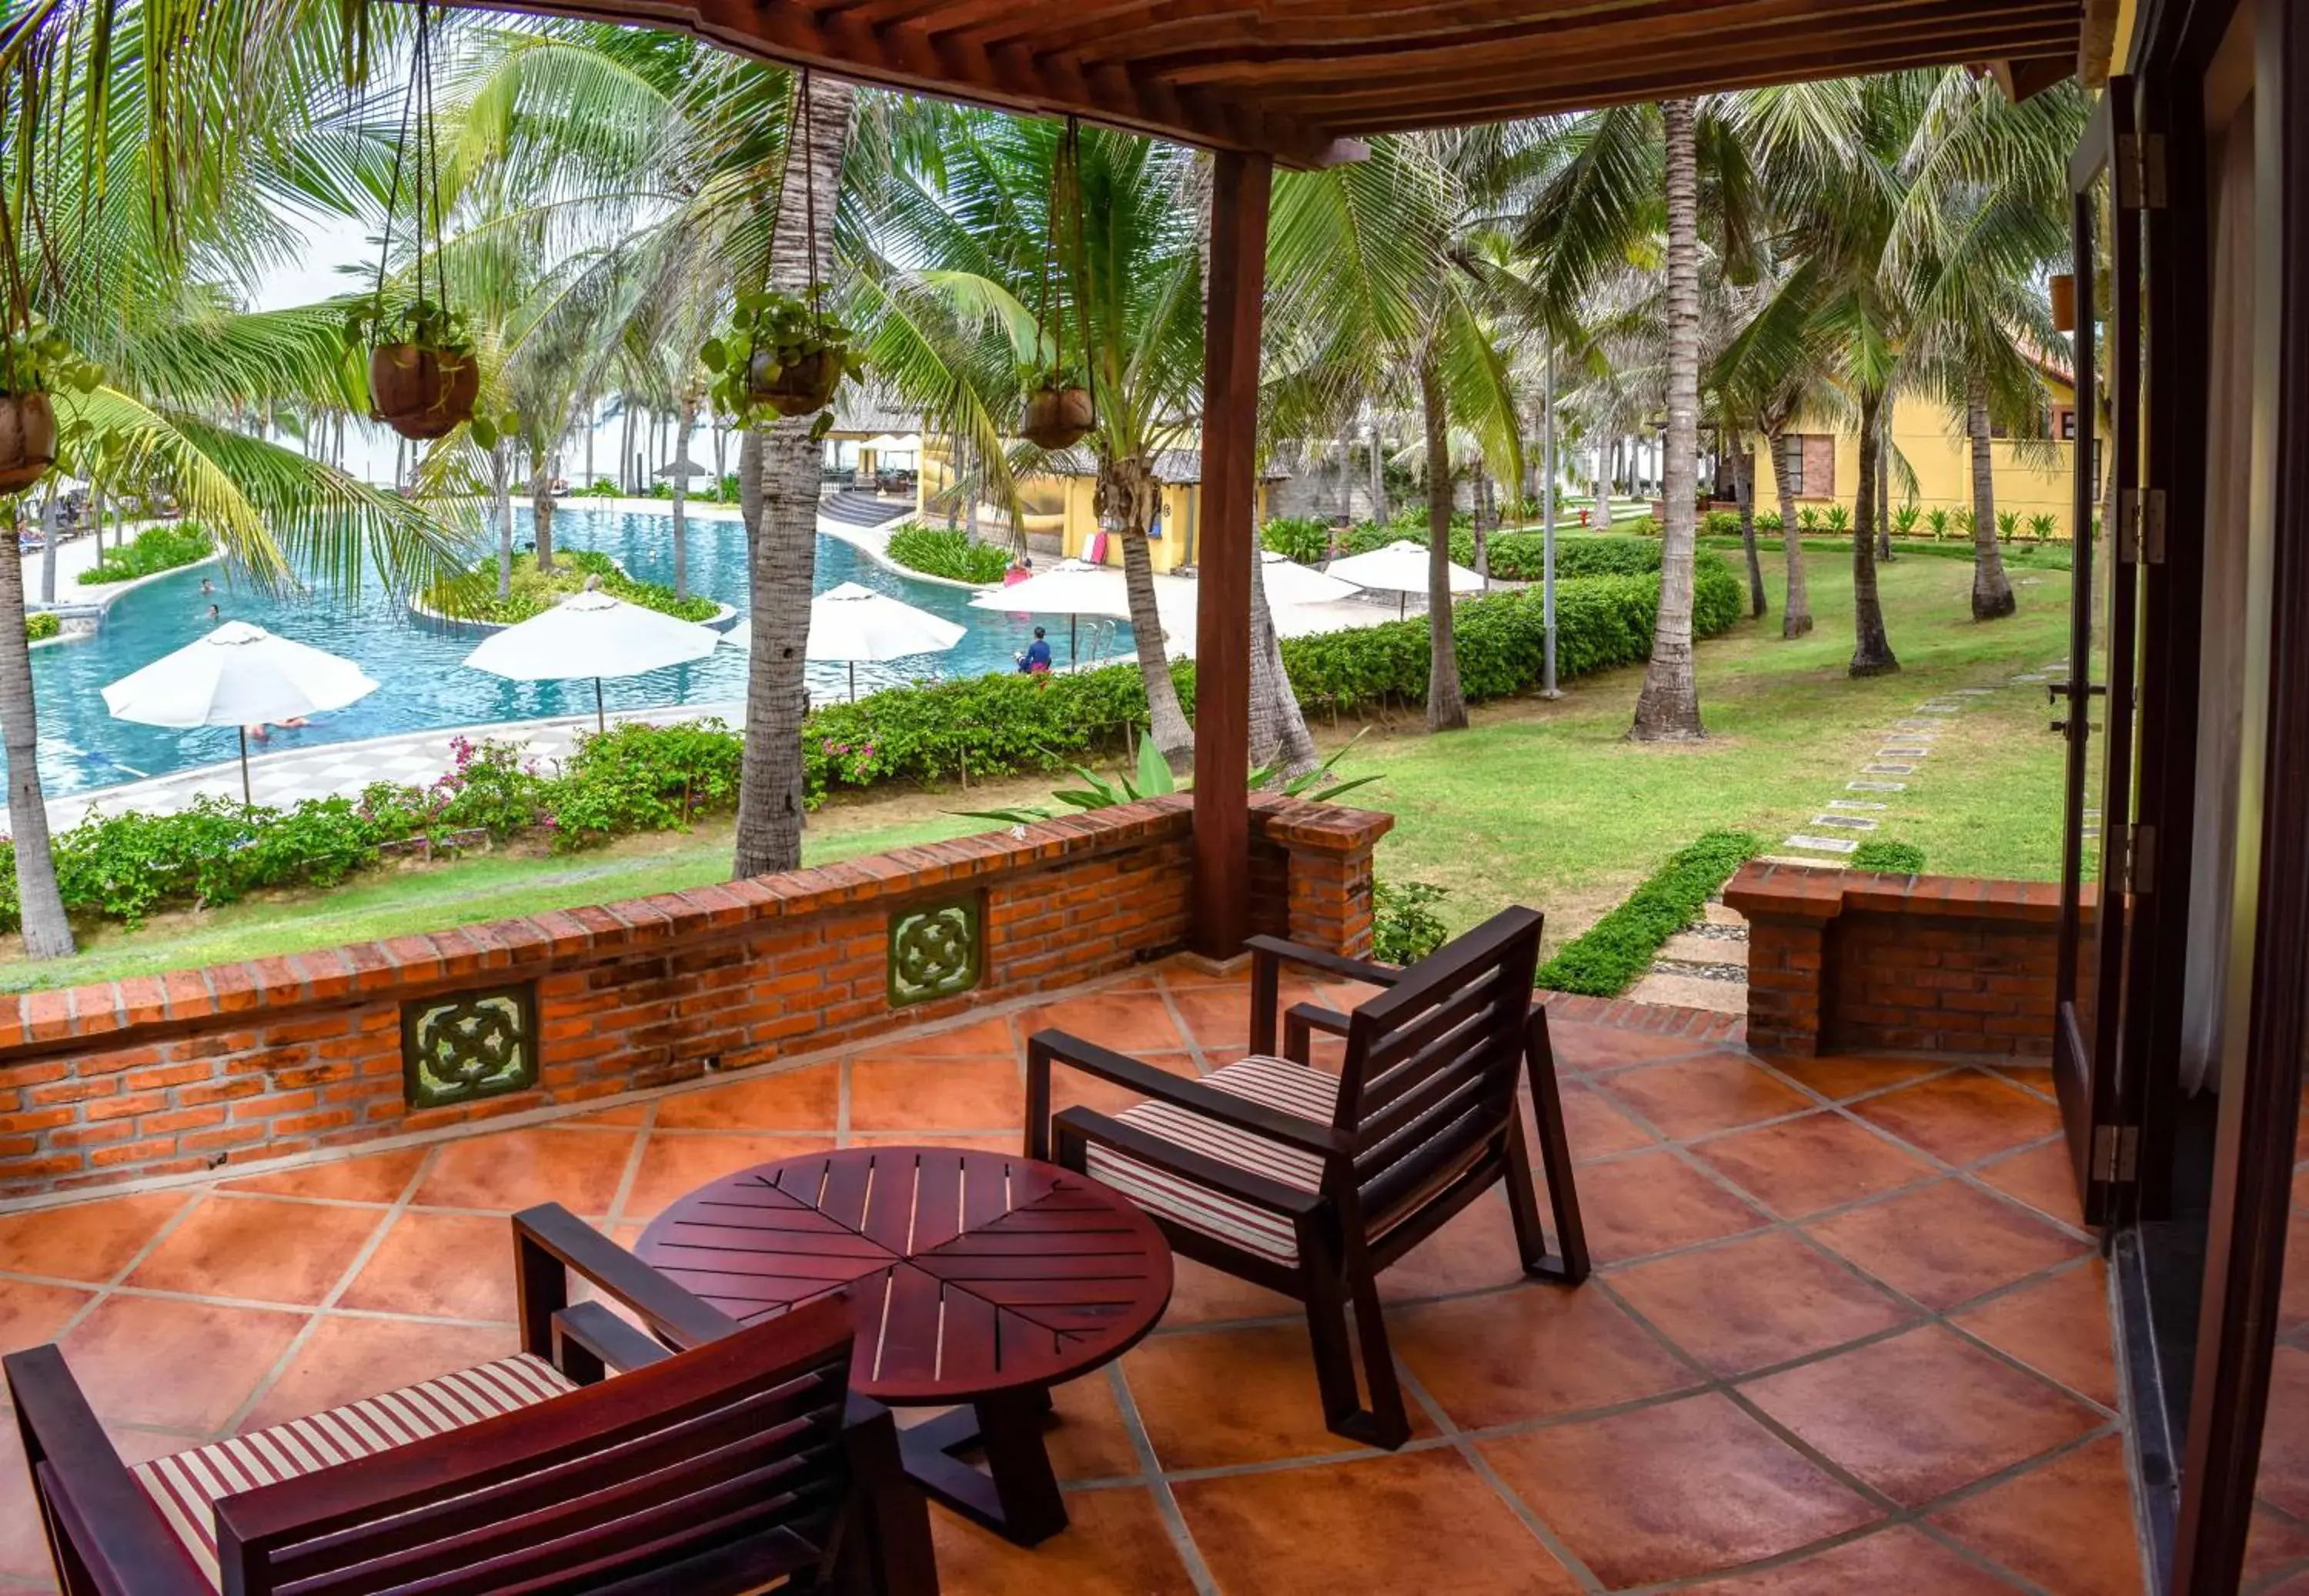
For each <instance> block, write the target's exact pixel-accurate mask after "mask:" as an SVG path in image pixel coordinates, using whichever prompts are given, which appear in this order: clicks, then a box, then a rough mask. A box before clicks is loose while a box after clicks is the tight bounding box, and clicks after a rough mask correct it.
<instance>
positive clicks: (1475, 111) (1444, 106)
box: [1282, 52, 1959, 138]
mask: <svg viewBox="0 0 2309 1596" xmlns="http://www.w3.org/2000/svg"><path fill="white" fill-rule="evenodd" d="M1951 65H1959V63H1957V62H1954V61H1951V60H1950V59H1949V58H1948V57H1947V56H1945V55H1944V54H1933V53H1928V52H1927V53H1919V54H1916V55H1910V54H1908V53H1907V52H1902V53H1900V54H1899V55H1898V56H1897V57H1892V58H1887V59H1885V60H1883V61H1882V62H1881V65H1872V66H1870V67H1868V68H1867V69H1866V70H1870V71H1884V72H1896V71H1900V70H1903V69H1906V68H1910V67H1926V66H1951ZM1859 70H1862V69H1861V68H1859V67H1855V65H1853V64H1852V63H1851V62H1848V61H1842V60H1830V61H1826V62H1817V61H1816V62H1814V63H1812V65H1809V66H1801V67H1799V66H1793V65H1792V66H1790V67H1789V68H1787V69H1786V70H1775V71H1769V72H1766V71H1754V72H1748V73H1739V74H1736V75H1733V76H1728V77H1725V78H1720V79H1715V80H1711V81H1710V82H1708V83H1707V84H1705V85H1704V86H1696V85H1694V84H1692V83H1691V82H1689V81H1688V80H1676V79H1666V78H1662V77H1660V76H1658V75H1656V74H1644V75H1641V76H1638V77H1633V78H1621V79H1620V80H1618V81H1615V82H1593V81H1590V82H1586V83H1582V84H1565V85H1561V86H1560V87H1557V88H1555V89H1553V90H1552V91H1544V90H1543V91H1537V92H1533V93H1530V94H1528V95H1526V97H1524V99H1523V100H1522V101H1521V103H1519V104H1518V105H1517V106H1516V107H1515V108H1514V109H1512V110H1505V109H1502V108H1501V97H1499V96H1496V95H1472V96H1471V95H1461V96H1456V97H1455V96H1449V95H1437V96H1434V97H1431V98H1430V99H1405V100H1402V101H1399V102H1398V103H1397V104H1395V105H1392V106H1389V107H1388V108H1386V109H1385V110H1384V111H1381V110H1379V109H1376V108H1374V109H1372V110H1371V111H1369V112H1364V111H1358V110H1355V109H1353V108H1345V109H1343V110H1341V111H1340V112H1338V113H1336V115H1335V116H1333V117H1332V119H1331V121H1330V122H1329V125H1330V126H1332V127H1333V128H1334V129H1336V131H1338V132H1340V133H1342V134H1352V135H1353V136H1354V137H1357V138H1371V137H1376V136H1379V135H1381V134H1395V133H1410V132H1414V131H1416V130H1418V129H1421V128H1428V127H1463V126H1467V125H1474V124H1479V123H1485V122H1497V121H1500V120H1503V119H1506V118H1508V117H1511V116H1550V115H1553V114H1555V113H1558V112H1563V111H1576V110H1595V109H1600V108H1604V107H1607V106H1615V105H1633V104H1644V103H1647V102H1649V101H1652V100H1657V99H1668V98H1672V97H1673V96H1674V95H1677V94H1682V93H1694V92H1709V93H1715V92H1726V91H1734V90H1740V89H1763V88H1769V87H1772V86H1774V85H1776V84H1780V83H1792V82H1818V81H1820V80H1821V79H1826V78H1839V77H1849V76H1851V75H1852V74H1853V73H1855V72H1856V71H1859ZM1335 98H1336V97H1335V96H1324V95H1313V96H1310V97H1309V103H1310V104H1319V105H1324V106H1326V107H1327V106H1329V105H1330V104H1331V102H1332V100H1333V99H1335ZM1282 103H1284V104H1286V105H1287V104H1288V103H1289V102H1288V101H1287V100H1286V101H1284V102H1282Z"/></svg>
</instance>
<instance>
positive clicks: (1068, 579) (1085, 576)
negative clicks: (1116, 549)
mask: <svg viewBox="0 0 2309 1596" xmlns="http://www.w3.org/2000/svg"><path fill="white" fill-rule="evenodd" d="M970 607H971V608H973V609H1005V610H1008V611H1010V612H1011V613H1013V614H1025V615H1062V616H1064V617H1067V657H1068V660H1072V659H1073V658H1074V657H1075V652H1076V650H1075V623H1076V621H1077V620H1078V619H1079V618H1080V617H1084V616H1086V615H1089V616H1101V617H1106V618H1108V619H1110V620H1118V621H1127V620H1129V618H1130V590H1129V585H1128V584H1127V583H1126V582H1124V581H1123V579H1122V573H1121V572H1120V571H1115V570H1110V569H1109V568H1108V567H1106V566H1104V565H1092V564H1091V563H1090V562H1089V561H1088V560H1060V561H1059V563H1058V564H1057V565H1046V566H1044V567H1043V568H1042V569H1041V570H1039V571H1037V572H1035V573H1034V574H1033V575H1032V576H1029V577H1027V578H1026V580H1025V581H1024V582H1012V583H1011V584H1010V585H1009V586H1007V587H1004V588H990V589H988V590H987V591H985V592H982V593H981V594H979V595H978V596H977V597H976V598H974V599H973V600H971V601H970Z"/></svg>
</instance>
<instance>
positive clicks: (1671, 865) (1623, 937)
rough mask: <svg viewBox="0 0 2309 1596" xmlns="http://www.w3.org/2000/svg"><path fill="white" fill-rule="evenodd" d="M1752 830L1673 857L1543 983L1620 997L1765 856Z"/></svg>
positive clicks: (1577, 941)
mask: <svg viewBox="0 0 2309 1596" xmlns="http://www.w3.org/2000/svg"><path fill="white" fill-rule="evenodd" d="M1763 846H1764V840H1763V839H1762V838H1761V837H1759V836H1757V835H1756V834H1755V833H1752V832H1706V833H1702V834H1701V835H1700V836H1699V839H1698V840H1697V841H1693V842H1691V844H1689V845H1688V846H1686V847H1685V848H1683V849H1682V850H1679V851H1678V852H1676V853H1674V854H1673V855H1672V856H1670V858H1668V861H1667V863H1665V864H1664V865H1662V866H1661V867H1659V868H1658V869H1656V870H1655V871H1653V872H1652V874H1651V876H1650V877H1649V878H1648V879H1647V880H1646V881H1645V882H1644V884H1642V885H1641V886H1639V887H1638V888H1637V889H1636V890H1635V891H1634V892H1632V893H1629V894H1628V897H1627V901H1626V902H1623V903H1621V905H1620V906H1619V907H1618V908H1617V909H1614V910H1612V912H1611V913H1609V914H1607V915H1605V916H1604V918H1603V919H1600V920H1597V921H1596V923H1595V924H1594V925H1593V926H1591V927H1588V929H1587V934H1586V935H1585V936H1578V937H1575V938H1574V939H1573V940H1571V941H1570V942H1567V943H1565V944H1564V945H1562V946H1561V947H1560V948H1558V949H1557V950H1556V953H1555V957H1553V958H1552V959H1550V960H1549V961H1548V962H1546V963H1545V964H1544V965H1542V966H1540V971H1539V976H1538V979H1537V982H1536V984H1537V985H1539V986H1542V987H1544V988H1547V989H1548V990H1549V991H1551V992H1579V993H1585V994H1587V996H1592V997H1617V996H1619V995H1620V994H1621V992H1622V991H1625V990H1626V989H1627V987H1628V984H1629V983H1630V982H1631V981H1633V980H1634V979H1636V978H1637V977H1638V976H1639V975H1641V974H1643V973H1644V971H1647V970H1649V969H1650V968H1651V966H1652V956H1653V955H1654V954H1656V953H1658V952H1659V950H1660V947H1661V945H1663V944H1665V942H1666V941H1667V939H1668V938H1669V937H1671V936H1674V935H1675V934H1676V933H1677V932H1679V931H1681V930H1682V929H1683V928H1684V927H1686V926H1689V925H1691V923H1692V922H1693V921H1694V920H1697V919H1699V912H1700V910H1701V908H1702V906H1703V905H1705V904H1706V903H1707V902H1708V899H1710V898H1711V897H1713V896H1715V895H1716V889H1717V888H1718V887H1720V886H1722V885H1723V884H1725V882H1726V881H1728V880H1730V879H1731V877H1732V872H1733V871H1734V870H1737V869H1738V868H1739V867H1741V866H1742V865H1744V864H1746V863H1747V862H1748V861H1749V860H1750V859H1751V858H1755V857H1756V855H1757V854H1758V853H1760V852H1761V851H1762V850H1763Z"/></svg>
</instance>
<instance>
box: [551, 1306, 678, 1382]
mask: <svg viewBox="0 0 2309 1596" xmlns="http://www.w3.org/2000/svg"><path fill="white" fill-rule="evenodd" d="M672 1356H673V1353H672V1352H671V1351H670V1350H668V1349H667V1347H666V1346H665V1344H664V1343H663V1342H660V1341H659V1340H658V1339H657V1338H656V1337H655V1336H651V1335H644V1334H643V1333H641V1332H640V1331H638V1330H636V1329H635V1328H634V1327H633V1326H632V1325H631V1324H628V1323H627V1322H626V1321H625V1320H623V1319H620V1318H619V1317H618V1316H617V1315H615V1314H613V1313H611V1312H610V1310H609V1309H608V1308H606V1307H602V1306H601V1304H600V1303H598V1302H580V1303H577V1304H576V1305H575V1306H574V1307H565V1308H563V1309H562V1310H561V1311H560V1312H559V1313H558V1314H556V1315H554V1316H553V1367H556V1368H558V1369H559V1370H560V1371H561V1372H562V1373H563V1374H565V1375H566V1376H569V1377H570V1378H571V1379H573V1380H575V1381H576V1382H577V1384H579V1385H596V1384H598V1383H599V1382H601V1380H603V1379H605V1378H607V1377H608V1376H610V1375H612V1374H619V1375H623V1374H630V1373H632V1372H633V1371H634V1370H635V1369H637V1368H645V1367H648V1366H649V1365H651V1364H653V1363H660V1362H662V1361H663V1360H665V1359H668V1358H670V1357H672Z"/></svg>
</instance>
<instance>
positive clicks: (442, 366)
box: [368, 343, 481, 438]
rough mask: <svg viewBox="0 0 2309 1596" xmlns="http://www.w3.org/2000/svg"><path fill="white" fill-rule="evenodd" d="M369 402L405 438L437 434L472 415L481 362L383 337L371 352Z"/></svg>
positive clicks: (478, 387) (441, 434)
mask: <svg viewBox="0 0 2309 1596" xmlns="http://www.w3.org/2000/svg"><path fill="white" fill-rule="evenodd" d="M368 392H369V407H370V409H371V410H372V411H373V412H374V413H375V414H376V418H377V419H378V420H380V421H382V422H384V423H385V425H386V426H388V427H392V428H393V431H395V432H397V433H399V434H400V435H401V436H402V437H405V438H437V437H440V436H444V435H445V434H446V433H448V432H450V431H452V430H454V428H455V427H459V426H461V425H462V424H463V423H464V422H467V421H470V420H471V419H472V418H473V401H475V400H477V399H479V398H480V393H481V367H480V363H479V362H478V361H476V360H475V359H474V358H472V356H471V355H469V354H465V353H463V352H458V353H451V352H449V351H447V350H445V349H430V348H428V347H427V346H425V345H423V344H416V343H381V344H379V345H377V346H376V348H375V349H371V350H370V351H369V356H368Z"/></svg>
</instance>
